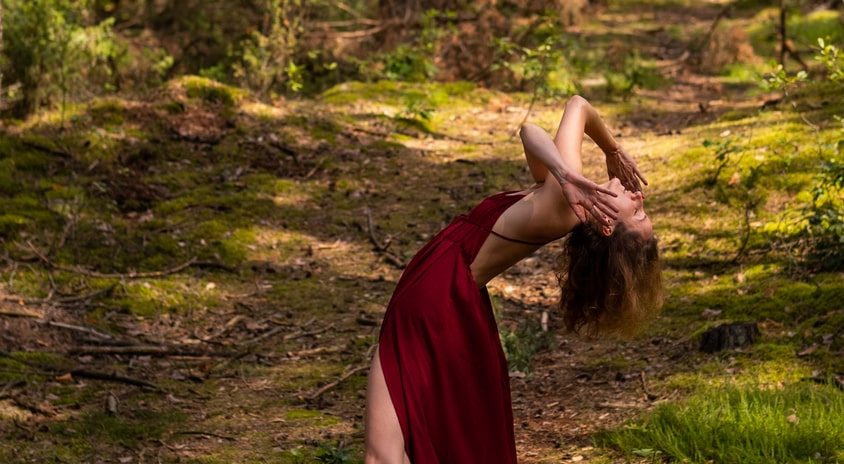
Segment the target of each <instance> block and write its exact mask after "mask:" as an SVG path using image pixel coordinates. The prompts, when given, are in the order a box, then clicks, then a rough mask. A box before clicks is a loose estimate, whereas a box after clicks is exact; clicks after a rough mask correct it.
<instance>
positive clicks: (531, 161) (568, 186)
mask: <svg viewBox="0 0 844 464" xmlns="http://www.w3.org/2000/svg"><path fill="white" fill-rule="evenodd" d="M520 135H521V138H522V144H523V145H524V149H525V156H526V157H527V159H528V165H529V166H531V172H532V173H533V174H534V178H536V177H537V173H538V172H539V173H542V172H544V174H543V175H542V177H541V179H537V182H542V181H544V180H545V178H546V177H547V175H548V174H549V173H550V174H551V175H552V176H553V177H554V178H555V179H556V180H557V182H558V183H559V184H560V188H561V189H562V192H563V195H564V196H565V198H566V200H567V201H568V204H569V205H570V206H571V208H572V209H573V210H574V213H575V214H576V215H577V217H578V219H580V220H581V221H585V220H586V214H585V212H588V213H589V214H591V215H592V216H594V217H595V218H596V219H597V220H598V221H599V222H601V223H603V224H608V219H615V218H616V217H617V212H616V207H615V206H614V205H613V204H612V203H611V202H610V201H609V198H608V196H613V197H614V196H616V194H615V193H613V192H612V191H610V190H609V189H607V188H605V187H601V186H600V185H598V184H596V183H595V182H592V181H591V180H589V179H587V178H585V177H583V174H582V169H583V167H582V162H581V161H580V149H579V146H578V149H577V150H573V151H571V152H568V153H567V155H568V156H563V155H561V153H560V152H559V151H557V146H556V145H555V144H554V141H553V140H551V137H550V136H549V135H548V133H547V132H545V131H544V130H543V129H542V128H540V127H539V126H536V125H534V124H524V125H523V126H522V130H521V132H520ZM582 137H583V135H582V134H581V135H580V138H581V140H582ZM572 164H574V166H572ZM602 194H606V195H602Z"/></svg>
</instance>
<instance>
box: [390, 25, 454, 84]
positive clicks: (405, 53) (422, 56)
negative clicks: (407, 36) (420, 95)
mask: <svg viewBox="0 0 844 464" xmlns="http://www.w3.org/2000/svg"><path fill="white" fill-rule="evenodd" d="M455 17H456V15H455V13H454V12H451V11H446V12H440V11H438V10H428V11H426V12H425V13H424V14H422V17H421V18H420V25H421V27H422V31H421V32H420V34H419V38H418V40H417V43H416V44H415V45H407V44H400V45H398V46H397V47H396V48H395V49H394V50H393V51H392V52H390V53H387V54H385V55H384V56H383V57H382V61H383V63H384V75H385V77H386V78H387V79H390V80H394V81H404V82H424V81H427V80H428V79H430V78H432V77H433V76H434V75H436V73H437V71H438V69H437V67H436V65H434V58H435V57H436V55H437V50H438V43H439V41H440V40H441V39H442V38H443V37H445V36H446V35H448V34H450V33H454V30H455V28H454V25H453V20H454V18H455ZM440 21H445V22H446V26H445V27H441V26H440V25H439V22H440Z"/></svg>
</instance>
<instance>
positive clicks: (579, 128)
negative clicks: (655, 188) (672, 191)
mask: <svg viewBox="0 0 844 464" xmlns="http://www.w3.org/2000/svg"><path fill="white" fill-rule="evenodd" d="M583 134H586V135H588V136H589V138H591V139H592V140H593V141H594V142H595V144H596V145H598V147H599V148H600V149H601V151H603V152H604V155H606V160H607V175H608V176H609V177H610V178H612V177H618V179H619V180H620V181H621V183H622V184H623V185H624V186H625V187H627V188H628V189H629V190H632V191H641V190H642V187H641V185H640V184H639V180H640V179H641V181H642V182H644V183H645V185H647V184H648V181H647V180H646V179H645V177H644V176H643V175H642V173H641V172H640V171H639V168H638V167H637V166H636V162H635V161H633V158H631V157H630V156H629V155H628V154H627V151H626V150H624V147H622V146H621V144H619V143H618V142H617V141H616V140H615V138H614V137H613V136H612V134H611V133H610V131H609V129H608V128H607V126H606V125H604V121H603V120H602V119H601V117H600V116H599V115H598V112H597V111H596V110H595V108H594V107H593V106H592V105H591V104H590V103H589V102H588V101H587V100H586V99H585V98H583V97H581V96H579V95H575V96H573V97H571V98H570V99H569V101H568V102H567V103H566V108H565V110H564V112H563V118H562V119H561V120H560V127H559V129H558V130H557V135H556V136H555V137H554V144H555V145H556V146H557V149H558V150H559V151H560V153H561V154H562V155H563V157H564V158H566V157H567V155H569V154H576V155H577V156H576V158H577V161H578V162H579V160H580V150H581V145H582V144H583ZM569 157H573V156H569ZM569 163H570V164H571V163H573V160H569Z"/></svg>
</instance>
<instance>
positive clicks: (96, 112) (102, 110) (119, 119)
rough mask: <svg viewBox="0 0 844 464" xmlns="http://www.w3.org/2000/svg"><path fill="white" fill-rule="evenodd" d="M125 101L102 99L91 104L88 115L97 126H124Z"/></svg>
mask: <svg viewBox="0 0 844 464" xmlns="http://www.w3.org/2000/svg"><path fill="white" fill-rule="evenodd" d="M123 112H124V110H123V101H122V100H120V99H118V98H102V99H99V100H94V101H93V102H91V103H90V104H89V107H88V114H89V115H90V116H91V122H92V123H93V124H94V125H96V126H102V127H114V126H122V125H123V122H124V115H123Z"/></svg>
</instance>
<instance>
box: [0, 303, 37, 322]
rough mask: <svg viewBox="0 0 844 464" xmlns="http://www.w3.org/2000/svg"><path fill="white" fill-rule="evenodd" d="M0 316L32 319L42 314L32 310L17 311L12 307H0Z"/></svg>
mask: <svg viewBox="0 0 844 464" xmlns="http://www.w3.org/2000/svg"><path fill="white" fill-rule="evenodd" d="M5 301H10V300H5ZM0 316H8V317H31V318H34V319H40V318H42V317H44V315H43V314H38V313H35V312H32V311H26V310H21V311H18V310H14V309H0Z"/></svg>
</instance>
